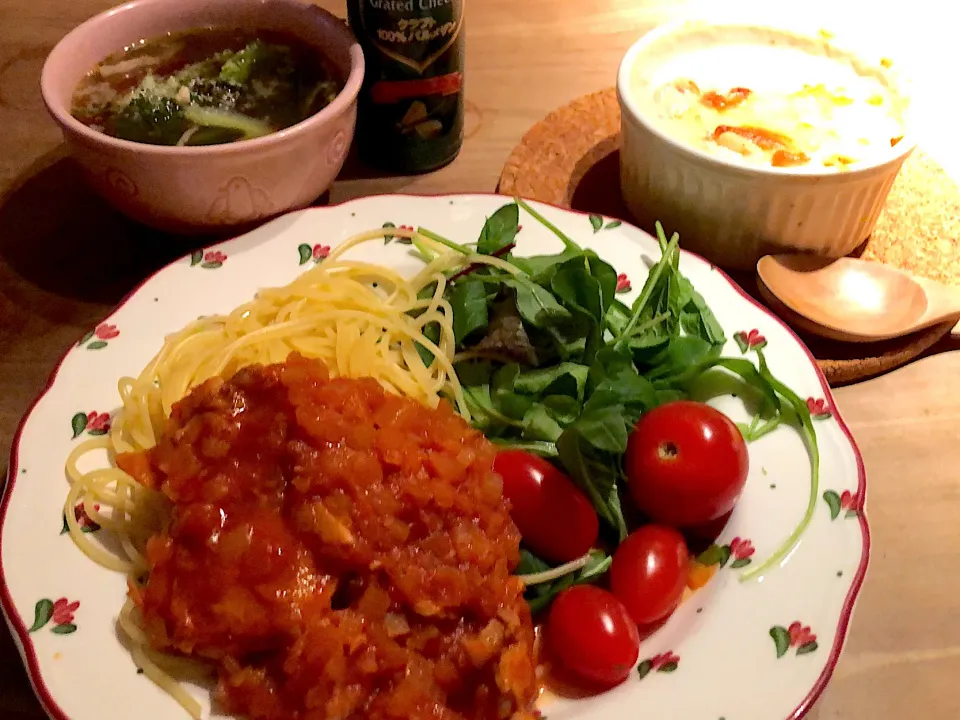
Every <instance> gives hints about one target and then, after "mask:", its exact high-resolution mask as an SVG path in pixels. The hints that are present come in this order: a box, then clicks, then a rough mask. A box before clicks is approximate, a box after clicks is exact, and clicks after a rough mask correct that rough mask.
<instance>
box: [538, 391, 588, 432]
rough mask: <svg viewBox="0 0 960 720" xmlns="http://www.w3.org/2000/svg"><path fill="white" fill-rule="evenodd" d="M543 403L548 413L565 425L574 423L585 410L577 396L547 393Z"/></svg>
mask: <svg viewBox="0 0 960 720" xmlns="http://www.w3.org/2000/svg"><path fill="white" fill-rule="evenodd" d="M541 405H542V406H543V409H544V410H546V411H547V414H548V415H549V416H550V417H552V418H553V419H554V420H556V421H557V422H558V423H559V424H560V425H562V426H563V427H567V426H568V425H571V424H573V423H574V422H575V421H576V419H577V418H578V417H580V413H581V412H582V410H583V406H582V405H581V404H580V402H579V401H578V400H577V399H576V398H572V397H568V396H567V395H547V396H546V397H544V398H543V400H542V401H541Z"/></svg>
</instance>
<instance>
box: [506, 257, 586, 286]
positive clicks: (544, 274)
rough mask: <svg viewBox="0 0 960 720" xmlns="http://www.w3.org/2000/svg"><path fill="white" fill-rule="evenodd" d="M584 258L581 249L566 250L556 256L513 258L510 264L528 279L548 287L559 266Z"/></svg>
mask: <svg viewBox="0 0 960 720" xmlns="http://www.w3.org/2000/svg"><path fill="white" fill-rule="evenodd" d="M578 257H583V251H582V250H580V249H579V248H577V249H568V250H564V251H563V252H561V253H558V254H556V255H531V256H530V257H511V258H510V262H511V263H512V264H513V265H514V266H515V267H517V268H518V269H520V270H521V271H523V273H524V274H525V275H527V277H529V278H531V279H533V281H534V282H537V283H539V284H541V285H547V284H549V282H550V278H551V277H552V274H553V272H555V269H556V267H557V266H558V265H562V264H563V263H565V262H566V261H568V260H573V259H575V258H578Z"/></svg>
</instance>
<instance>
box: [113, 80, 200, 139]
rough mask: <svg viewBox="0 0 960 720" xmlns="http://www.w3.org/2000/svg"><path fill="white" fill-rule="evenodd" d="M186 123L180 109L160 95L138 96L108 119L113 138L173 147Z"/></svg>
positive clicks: (170, 100) (167, 98)
mask: <svg viewBox="0 0 960 720" xmlns="http://www.w3.org/2000/svg"><path fill="white" fill-rule="evenodd" d="M188 127H189V123H188V122H187V119H186V118H185V117H184V114H183V107H182V106H181V105H180V103H178V102H177V101H176V100H175V99H173V98H170V97H165V96H162V95H153V94H148V93H137V94H135V95H134V96H133V97H132V98H131V99H130V102H128V103H127V104H126V106H124V107H123V108H122V109H120V110H119V112H117V113H115V114H114V115H113V116H111V117H110V119H109V120H108V127H107V131H108V132H109V133H110V134H111V135H113V136H114V137H118V138H122V139H124V140H132V141H134V142H141V143H149V144H151V145H176V144H177V141H178V140H179V139H180V137H181V136H182V135H183V133H185V132H186V131H187V128H188Z"/></svg>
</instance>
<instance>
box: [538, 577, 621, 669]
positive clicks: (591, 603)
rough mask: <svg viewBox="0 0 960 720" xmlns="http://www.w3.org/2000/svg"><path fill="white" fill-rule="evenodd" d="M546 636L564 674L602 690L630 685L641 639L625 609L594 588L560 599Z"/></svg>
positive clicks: (566, 593)
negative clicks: (620, 684)
mask: <svg viewBox="0 0 960 720" xmlns="http://www.w3.org/2000/svg"><path fill="white" fill-rule="evenodd" d="M545 634H546V641H547V642H548V643H549V645H550V648H549V649H550V651H551V652H552V653H553V657H555V658H556V659H557V660H558V661H559V662H560V664H561V665H563V668H564V669H566V670H567V671H568V672H570V673H571V674H573V675H575V676H576V677H577V678H579V679H581V680H585V681H587V682H588V683H592V684H595V685H600V686H602V687H613V686H614V685H618V684H619V683H621V682H623V681H624V680H626V679H627V677H628V676H629V675H630V672H631V671H632V670H633V667H634V665H636V663H637V658H638V657H639V656H640V635H639V633H638V632H637V626H636V625H635V624H634V622H633V620H631V619H630V615H629V614H628V613H627V609H626V608H625V607H624V606H623V603H621V602H620V601H619V600H617V598H615V597H614V596H613V595H611V594H610V593H609V592H607V591H606V590H603V589H601V588H598V587H596V586H594V585H575V586H574V587H572V588H568V589H566V590H564V591H563V592H561V593H560V594H559V595H557V597H556V598H554V600H553V605H551V606H550V615H549V616H548V618H547V626H546V630H545Z"/></svg>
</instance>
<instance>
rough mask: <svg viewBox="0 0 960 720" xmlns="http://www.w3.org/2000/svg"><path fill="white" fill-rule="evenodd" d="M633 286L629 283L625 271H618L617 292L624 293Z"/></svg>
mask: <svg viewBox="0 0 960 720" xmlns="http://www.w3.org/2000/svg"><path fill="white" fill-rule="evenodd" d="M632 287H633V286H632V285H631V284H630V278H628V277H627V274H626V273H620V274H619V275H617V292H618V293H625V292H630V290H631V288H632Z"/></svg>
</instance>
